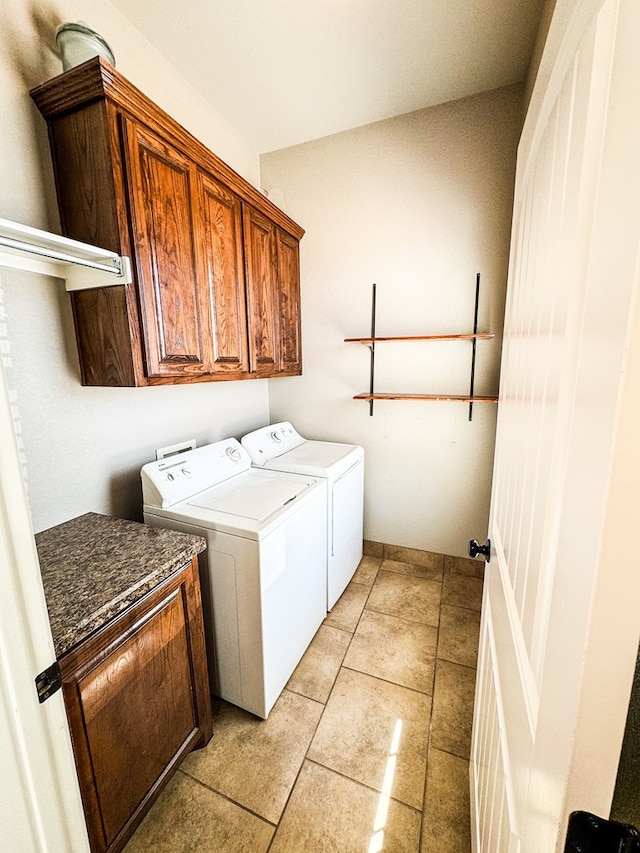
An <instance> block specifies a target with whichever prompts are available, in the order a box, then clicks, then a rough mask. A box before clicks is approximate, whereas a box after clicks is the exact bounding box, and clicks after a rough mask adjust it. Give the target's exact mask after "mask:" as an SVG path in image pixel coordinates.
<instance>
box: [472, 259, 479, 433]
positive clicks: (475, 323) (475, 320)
mask: <svg viewBox="0 0 640 853" xmlns="http://www.w3.org/2000/svg"><path fill="white" fill-rule="evenodd" d="M479 303H480V273H477V274H476V302H475V307H474V311H473V334H474V335H477V334H478V305H479ZM475 378H476V338H474V339H473V342H472V345H471V381H470V383H469V396H470V397H473V385H474V382H475ZM469 420H470V421H472V420H473V400H470V401H469Z"/></svg>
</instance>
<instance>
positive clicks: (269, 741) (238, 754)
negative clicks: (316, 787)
mask: <svg viewBox="0 0 640 853" xmlns="http://www.w3.org/2000/svg"><path fill="white" fill-rule="evenodd" d="M322 707H323V706H322V705H320V704H319V703H318V702H313V701H312V700H311V699H307V698H306V697H304V696H298V695H297V694H296V693H291V692H290V691H288V690H284V691H283V692H282V694H281V695H280V698H279V699H278V701H277V702H276V704H275V705H274V706H273V708H272V710H271V713H270V714H269V717H268V718H267V719H266V720H259V719H258V718H257V717H254V716H253V715H252V714H248V713H247V712H246V711H243V710H241V709H240V708H236V707H235V706H234V705H229V704H228V703H226V702H225V703H223V704H222V705H221V708H220V713H219V714H218V715H217V716H216V717H215V718H214V735H213V738H212V739H211V741H210V742H209V744H208V746H206V747H205V748H204V749H201V750H197V751H195V752H192V753H191V754H190V755H188V756H187V758H186V759H185V761H184V762H183V764H182V769H183V770H184V771H185V772H186V773H188V774H189V775H190V776H193V777H194V778H196V779H199V780H200V781H202V782H204V783H205V784H206V785H208V786H209V787H211V788H213V789H214V790H215V791H218V792H219V793H221V794H224V795H225V796H227V797H230V798H231V799H232V800H234V801H235V802H237V803H240V805H243V806H246V807H247V808H249V809H251V810H252V811H254V812H255V813H256V814H258V815H260V816H261V817H264V818H266V819H267V820H269V821H271V822H272V823H277V821H278V820H279V818H280V815H281V814H282V810H283V809H284V806H285V803H286V801H287V797H288V796H289V793H290V791H291V788H292V787H293V783H294V781H295V779H296V775H297V774H298V771H299V769H300V767H301V765H302V762H303V760H304V756H305V753H306V751H307V747H308V746H309V743H310V742H311V738H312V737H313V734H314V732H315V729H316V726H317V723H318V720H319V719H320V715H321V713H322Z"/></svg>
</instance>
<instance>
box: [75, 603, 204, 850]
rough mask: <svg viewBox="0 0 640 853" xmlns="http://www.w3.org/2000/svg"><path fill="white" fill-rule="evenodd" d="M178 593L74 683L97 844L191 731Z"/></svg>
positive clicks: (126, 815)
mask: <svg viewBox="0 0 640 853" xmlns="http://www.w3.org/2000/svg"><path fill="white" fill-rule="evenodd" d="M183 590H184V588H183V586H180V587H178V589H176V590H173V592H172V593H171V594H170V595H169V596H167V597H166V598H165V600H164V601H163V602H162V603H161V604H160V605H159V606H158V607H156V608H154V610H152V611H151V612H150V613H149V614H147V615H146V616H144V617H143V618H142V619H141V620H140V621H139V623H138V624H137V625H136V626H135V628H134V629H133V631H132V632H131V633H130V634H129V635H128V636H127V638H126V639H125V641H124V642H122V643H117V644H116V646H115V648H113V649H112V650H110V652H109V653H108V654H107V655H104V654H100V653H99V654H98V655H97V657H96V658H95V659H94V660H92V661H90V662H89V664H88V666H86V667H84V668H83V671H82V672H80V673H78V677H77V679H76V680H75V696H76V697H77V698H76V702H77V703H78V704H77V710H78V712H79V713H80V715H81V718H82V721H83V729H84V732H85V737H86V744H87V747H88V750H89V753H90V763H91V768H92V775H93V779H94V784H95V791H96V794H97V801H98V804H99V815H100V819H101V823H102V827H103V832H104V847H109V845H110V844H111V843H112V842H113V841H114V839H116V837H117V836H118V834H119V833H120V832H121V830H122V829H123V827H124V826H125V824H126V823H127V821H128V820H129V819H130V817H131V815H132V814H134V813H135V812H136V810H137V809H138V807H139V806H140V804H141V803H142V802H143V800H144V799H145V797H146V796H147V794H148V792H149V791H150V790H151V789H152V788H153V787H154V785H155V784H156V781H157V780H158V779H159V778H161V777H162V775H163V773H164V772H165V768H166V767H167V766H169V765H170V764H171V763H172V760H173V759H174V756H176V755H177V754H179V753H180V752H181V751H182V750H183V748H184V745H185V743H186V742H187V740H188V739H189V738H190V737H191V738H193V736H194V732H195V731H196V728H197V724H198V723H197V713H196V709H195V707H194V700H193V696H192V690H191V669H190V657H189V645H188V642H189V639H188V629H187V624H186V616H185V602H184V600H183Z"/></svg>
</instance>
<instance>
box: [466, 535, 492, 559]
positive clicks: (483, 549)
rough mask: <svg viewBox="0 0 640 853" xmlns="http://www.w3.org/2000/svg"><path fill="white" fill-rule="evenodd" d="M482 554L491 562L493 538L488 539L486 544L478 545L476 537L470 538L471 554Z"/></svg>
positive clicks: (473, 555) (475, 555) (472, 555)
mask: <svg viewBox="0 0 640 853" xmlns="http://www.w3.org/2000/svg"><path fill="white" fill-rule="evenodd" d="M478 554H482V556H483V557H484V558H485V560H486V561H487V563H489V562H491V539H487V541H486V542H485V543H484V545H478V543H477V542H476V540H475V539H470V540H469V556H470V557H477V556H478Z"/></svg>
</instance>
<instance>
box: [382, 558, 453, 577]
mask: <svg viewBox="0 0 640 853" xmlns="http://www.w3.org/2000/svg"><path fill="white" fill-rule="evenodd" d="M380 568H381V569H383V570H384V571H385V572H399V574H401V575H413V576H414V577H416V578H426V580H430V581H441V580H442V566H428V565H427V566H420V565H418V564H417V563H403V562H401V561H400V560H383V561H382V565H381V566H380Z"/></svg>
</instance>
